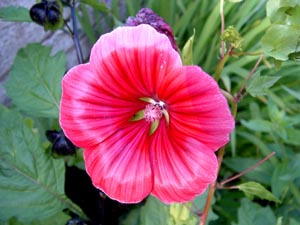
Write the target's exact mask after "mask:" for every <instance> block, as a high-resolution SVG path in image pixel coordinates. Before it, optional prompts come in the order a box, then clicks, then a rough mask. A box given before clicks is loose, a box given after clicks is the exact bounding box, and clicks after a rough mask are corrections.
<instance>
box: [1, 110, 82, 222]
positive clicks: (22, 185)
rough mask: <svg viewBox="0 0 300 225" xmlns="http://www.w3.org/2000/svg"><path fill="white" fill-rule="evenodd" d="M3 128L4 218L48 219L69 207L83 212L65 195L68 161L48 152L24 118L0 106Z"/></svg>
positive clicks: (29, 220) (2, 178)
mask: <svg viewBox="0 0 300 225" xmlns="http://www.w3.org/2000/svg"><path fill="white" fill-rule="evenodd" d="M0 127H1V130H0V146H1V147H0V196H1V201H0V208H1V210H0V221H7V220H8V219H10V218H12V217H15V218H16V219H17V220H19V221H20V222H31V221H33V220H44V219H47V218H49V217H51V216H54V215H56V214H57V213H59V212H61V211H62V210H63V209H65V208H70V209H71V210H73V211H74V212H76V213H79V215H83V214H81V211H80V209H78V208H76V207H77V206H76V205H74V204H73V203H71V202H70V200H69V199H68V198H67V197H66V196H65V194H64V178H65V166H64V161H63V160H62V159H53V158H52V157H51V156H50V154H47V153H46V152H45V150H44V149H43V147H42V144H41V143H40V141H39V135H38V134H37V133H36V132H34V131H33V129H32V128H31V127H28V126H27V124H26V123H25V122H24V118H23V117H22V116H21V115H20V114H19V113H17V112H15V111H11V110H8V109H6V108H4V107H0Z"/></svg>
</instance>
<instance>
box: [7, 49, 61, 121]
mask: <svg viewBox="0 0 300 225" xmlns="http://www.w3.org/2000/svg"><path fill="white" fill-rule="evenodd" d="M50 51H51V49H50V48H49V47H45V46H42V45H40V44H29V45H27V46H26V47H25V48H23V49H21V50H19V51H18V53H17V56H16V58H15V61H14V63H13V66H12V69H11V72H10V76H9V78H8V80H7V82H6V84H5V87H6V90H7V95H8V96H9V97H11V98H12V101H13V103H14V104H15V105H16V106H17V107H18V108H19V109H20V110H22V111H24V112H26V113H27V114H29V115H32V116H34V117H47V118H58V113H59V102H60V96H61V79H62V77H63V75H64V73H65V65H66V56H65V54H64V53H63V52H59V53H57V54H56V55H54V56H50Z"/></svg>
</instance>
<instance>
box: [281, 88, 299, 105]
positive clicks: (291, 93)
mask: <svg viewBox="0 0 300 225" xmlns="http://www.w3.org/2000/svg"><path fill="white" fill-rule="evenodd" d="M281 87H282V88H283V89H284V90H285V91H286V92H288V93H289V94H290V95H292V96H294V97H295V98H296V99H297V100H299V101H300V92H299V91H295V90H293V89H290V88H288V87H286V86H283V85H282V86H281Z"/></svg>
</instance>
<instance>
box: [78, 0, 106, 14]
mask: <svg viewBox="0 0 300 225" xmlns="http://www.w3.org/2000/svg"><path fill="white" fill-rule="evenodd" d="M80 2H81V3H84V4H87V5H90V6H92V7H93V8H95V9H97V10H99V11H100V12H108V11H109V8H108V7H107V6H106V4H105V3H103V2H99V1H98V0H80Z"/></svg>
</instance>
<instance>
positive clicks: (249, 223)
mask: <svg viewBox="0 0 300 225" xmlns="http://www.w3.org/2000/svg"><path fill="white" fill-rule="evenodd" d="M232 224H236V225H254V224H257V225H260V224H276V218H275V215H274V213H273V211H272V210H271V209H270V207H262V206H260V205H258V204H256V203H253V202H251V201H250V200H249V199H246V198H244V199H242V201H241V207H240V208H239V210H238V223H232Z"/></svg>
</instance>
